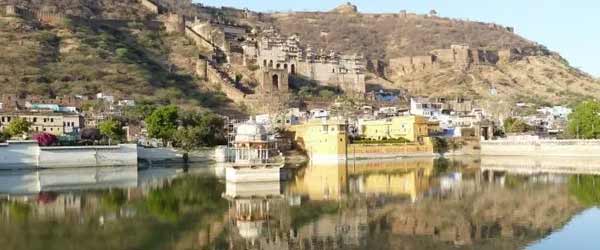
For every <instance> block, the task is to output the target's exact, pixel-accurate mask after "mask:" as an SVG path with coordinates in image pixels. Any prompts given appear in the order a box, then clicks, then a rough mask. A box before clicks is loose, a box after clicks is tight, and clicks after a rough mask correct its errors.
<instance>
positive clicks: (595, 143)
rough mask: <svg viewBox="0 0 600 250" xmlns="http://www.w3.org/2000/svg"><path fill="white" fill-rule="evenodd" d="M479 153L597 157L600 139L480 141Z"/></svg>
mask: <svg viewBox="0 0 600 250" xmlns="http://www.w3.org/2000/svg"><path fill="white" fill-rule="evenodd" d="M481 155H489V156H558V157H598V156H600V140H497V141H482V142H481Z"/></svg>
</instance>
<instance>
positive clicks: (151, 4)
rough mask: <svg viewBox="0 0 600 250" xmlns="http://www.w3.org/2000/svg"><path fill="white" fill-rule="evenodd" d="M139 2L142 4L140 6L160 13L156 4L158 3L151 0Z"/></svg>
mask: <svg viewBox="0 0 600 250" xmlns="http://www.w3.org/2000/svg"><path fill="white" fill-rule="evenodd" d="M140 4H142V6H144V7H146V9H148V10H149V11H150V12H152V13H154V14H159V13H160V10H161V9H160V6H158V4H156V3H154V2H153V1H150V0H140Z"/></svg>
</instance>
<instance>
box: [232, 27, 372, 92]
mask: <svg viewBox="0 0 600 250" xmlns="http://www.w3.org/2000/svg"><path fill="white" fill-rule="evenodd" d="M244 55H245V57H246V58H256V62H257V63H258V65H259V67H260V69H261V70H262V71H263V72H265V71H271V70H273V69H274V70H281V69H283V70H284V71H286V72H287V73H288V74H290V75H292V76H293V75H299V76H300V77H304V78H307V79H310V80H315V81H317V82H319V83H321V84H323V85H328V86H333V87H337V88H339V89H341V90H343V91H344V92H346V93H354V94H364V93H365V92H366V87H365V86H366V85H365V66H364V64H363V57H362V56H360V55H356V54H355V55H340V54H338V53H336V52H334V51H330V52H329V53H325V52H324V51H323V50H320V51H315V50H314V49H313V48H311V47H310V46H308V47H306V48H304V47H302V46H301V45H300V38H299V37H298V36H297V35H292V36H290V37H288V38H284V37H283V36H282V35H281V34H279V33H278V32H277V31H276V30H274V29H268V30H265V31H263V32H262V37H261V39H260V41H258V42H257V45H256V47H252V46H245V47H244Z"/></svg>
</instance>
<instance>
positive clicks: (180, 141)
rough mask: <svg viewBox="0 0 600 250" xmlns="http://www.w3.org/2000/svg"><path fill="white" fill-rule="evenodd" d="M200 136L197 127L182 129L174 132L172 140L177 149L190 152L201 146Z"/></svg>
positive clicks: (199, 130)
mask: <svg viewBox="0 0 600 250" xmlns="http://www.w3.org/2000/svg"><path fill="white" fill-rule="evenodd" d="M201 136H202V133H201V129H200V128H199V127H184V128H180V129H178V130H177V132H175V134H174V140H175V143H176V146H177V147H179V148H181V149H183V150H184V151H185V152H190V151H192V150H193V149H195V148H198V147H201V146H202V143H201V142H202V141H201V139H200V138H201Z"/></svg>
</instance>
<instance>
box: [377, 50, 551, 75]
mask: <svg viewBox="0 0 600 250" xmlns="http://www.w3.org/2000/svg"><path fill="white" fill-rule="evenodd" d="M548 54H549V52H547V51H544V50H542V49H540V48H536V47H531V48H508V49H501V50H487V49H474V48H469V46H467V45H452V46H451V48H449V49H436V50H432V51H431V52H430V54H429V55H426V56H407V57H398V58H391V59H389V63H388V67H387V69H386V74H399V75H406V74H412V73H417V72H426V71H429V70H431V69H435V68H438V67H439V65H440V64H444V65H450V66H453V67H456V68H459V69H468V68H469V67H471V66H472V65H496V64H498V63H509V62H513V61H517V60H521V59H523V58H524V57H526V56H534V55H548Z"/></svg>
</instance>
